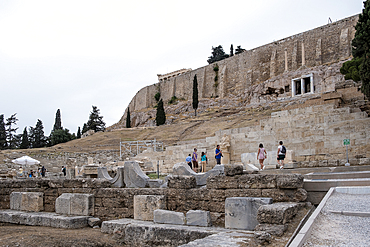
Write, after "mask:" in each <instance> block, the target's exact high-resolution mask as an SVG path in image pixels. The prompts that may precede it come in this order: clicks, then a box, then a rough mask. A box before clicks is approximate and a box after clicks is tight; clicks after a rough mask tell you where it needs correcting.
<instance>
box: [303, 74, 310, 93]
mask: <svg viewBox="0 0 370 247" xmlns="http://www.w3.org/2000/svg"><path fill="white" fill-rule="evenodd" d="M303 80H304V86H305V90H304V91H305V92H306V93H310V92H311V77H306V78H303Z"/></svg>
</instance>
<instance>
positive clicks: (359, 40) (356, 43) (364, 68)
mask: <svg viewBox="0 0 370 247" xmlns="http://www.w3.org/2000/svg"><path fill="white" fill-rule="evenodd" d="M355 29H356V33H355V37H354V39H353V40H352V55H353V59H352V60H350V61H347V62H345V63H344V64H343V66H342V68H341V69H340V72H341V73H342V74H344V75H345V79H346V80H348V79H352V80H354V81H360V80H361V81H362V86H361V91H362V92H363V93H364V94H365V95H366V96H367V97H368V98H370V1H369V0H366V1H365V2H364V9H363V10H362V14H360V16H359V19H358V22H357V24H356V26H355Z"/></svg>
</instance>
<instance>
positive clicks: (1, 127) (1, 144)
mask: <svg viewBox="0 0 370 247" xmlns="http://www.w3.org/2000/svg"><path fill="white" fill-rule="evenodd" d="M7 147H8V142H7V141H6V130H5V123H4V115H3V114H1V115H0V150H3V149H6V148H7Z"/></svg>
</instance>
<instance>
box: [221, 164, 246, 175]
mask: <svg viewBox="0 0 370 247" xmlns="http://www.w3.org/2000/svg"><path fill="white" fill-rule="evenodd" d="M224 174H225V176H235V175H241V174H243V165H241V164H240V165H235V164H225V165H224Z"/></svg>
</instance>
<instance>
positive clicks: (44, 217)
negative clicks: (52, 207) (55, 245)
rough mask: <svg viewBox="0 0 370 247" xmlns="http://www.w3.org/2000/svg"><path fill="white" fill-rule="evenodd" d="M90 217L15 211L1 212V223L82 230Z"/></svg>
mask: <svg viewBox="0 0 370 247" xmlns="http://www.w3.org/2000/svg"><path fill="white" fill-rule="evenodd" d="M88 219H89V216H63V215H58V214H55V213H47V212H32V213H31V212H21V211H14V210H0V222H5V223H12V224H20V225H29V226H47V227H57V228H81V227H86V226H87V221H88Z"/></svg>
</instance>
